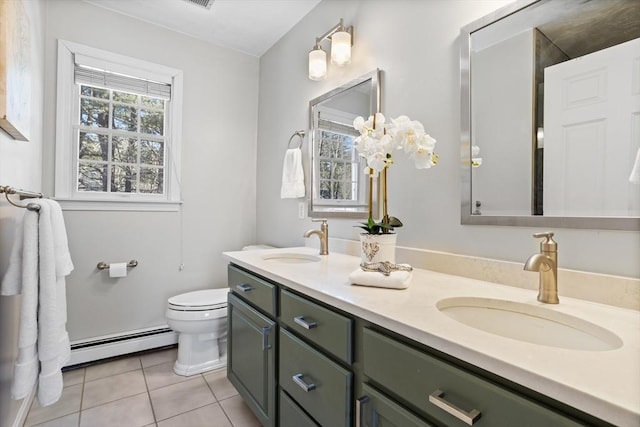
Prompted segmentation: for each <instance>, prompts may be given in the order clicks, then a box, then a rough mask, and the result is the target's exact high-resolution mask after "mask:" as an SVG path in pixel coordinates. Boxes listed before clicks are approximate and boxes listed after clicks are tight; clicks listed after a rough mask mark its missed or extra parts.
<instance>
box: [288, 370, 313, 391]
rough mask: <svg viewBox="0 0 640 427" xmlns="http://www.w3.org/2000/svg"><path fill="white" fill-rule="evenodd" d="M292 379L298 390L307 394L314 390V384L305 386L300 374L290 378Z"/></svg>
mask: <svg viewBox="0 0 640 427" xmlns="http://www.w3.org/2000/svg"><path fill="white" fill-rule="evenodd" d="M292 379H293V382H294V383H296V384H298V385H299V386H300V388H301V389H303V390H304V391H306V392H307V393H308V392H310V391H311V390H313V389H315V388H316V385H315V384H313V383H312V384H307V383H306V382H304V380H303V379H302V374H296V375H294V376H293V377H292Z"/></svg>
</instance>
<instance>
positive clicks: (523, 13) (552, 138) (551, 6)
mask: <svg viewBox="0 0 640 427" xmlns="http://www.w3.org/2000/svg"><path fill="white" fill-rule="evenodd" d="M638 16H640V2H638V1H629V0H586V1H568V0H536V1H531V0H522V1H518V2H515V3H513V4H510V5H508V6H506V7H504V8H502V9H499V10H497V11H496V12H494V13H493V14H490V15H488V16H486V17H484V18H481V19H479V20H477V21H475V22H473V23H471V24H469V25H467V26H465V27H464V28H463V29H462V31H461V61H460V64H461V90H462V91H461V106H462V111H461V116H462V150H461V151H462V165H463V167H462V170H463V173H462V223H463V224H487V225H515V226H536V227H537V226H545V227H568V228H592V229H612V230H640V185H639V184H637V183H636V184H634V183H632V182H631V181H630V174H631V172H632V170H633V168H634V164H635V162H636V161H640V160H636V158H637V156H638V155H640V154H639V153H638V150H640V38H639V37H640V19H638ZM639 166H640V165H639Z"/></svg>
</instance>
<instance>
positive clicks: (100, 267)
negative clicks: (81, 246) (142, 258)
mask: <svg viewBox="0 0 640 427" xmlns="http://www.w3.org/2000/svg"><path fill="white" fill-rule="evenodd" d="M137 266H138V261H136V260H135V259H132V260H131V261H129V262H128V263H127V268H134V267H137ZM96 267H97V268H98V270H107V269H108V268H109V264H107V263H106V262H104V261H100V262H99V263H98V265H96Z"/></svg>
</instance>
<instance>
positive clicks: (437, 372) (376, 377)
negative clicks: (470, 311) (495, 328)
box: [363, 328, 582, 427]
mask: <svg viewBox="0 0 640 427" xmlns="http://www.w3.org/2000/svg"><path fill="white" fill-rule="evenodd" d="M363 345H364V351H363V353H364V359H363V360H364V363H363V365H364V373H365V375H367V376H368V377H369V378H370V379H371V380H373V381H375V382H376V383H378V384H380V385H381V387H383V388H384V389H386V390H389V391H390V392H391V393H393V394H395V395H397V396H398V397H399V398H400V399H402V400H404V401H406V402H407V403H409V404H410V405H412V406H414V407H415V408H416V410H417V411H419V412H420V413H422V414H424V415H425V416H427V417H429V418H432V419H434V420H437V421H438V422H439V423H442V424H444V425H447V426H451V427H457V426H460V427H462V426H466V425H475V426H480V427H482V426H487V427H502V426H504V427H512V426H519V427H527V426H528V427H537V426H545V425H548V426H579V425H582V424H578V423H576V422H574V421H573V420H571V419H569V418H567V417H565V416H563V415H561V414H559V413H557V412H554V411H552V410H550V409H547V408H546V407H544V406H541V405H539V404H537V403H535V402H533V401H531V400H529V399H527V398H525V397H522V396H520V395H517V394H515V393H514V392H512V391H510V390H507V389H505V388H503V387H501V386H498V385H496V384H493V383H491V382H489V381H487V380H484V379H482V378H480V377H478V376H476V375H474V374H471V373H469V372H467V371H464V370H462V369H461V368H458V367H456V366H454V365H451V364H449V363H447V362H444V361H442V360H440V359H437V358H435V357H434V356H431V355H429V354H427V353H424V352H422V351H419V350H417V349H414V348H412V347H410V346H408V345H406V344H403V343H400V342H398V341H396V340H394V339H392V338H389V337H387V336H384V335H382V334H380V333H378V332H375V331H373V330H370V329H366V328H365V329H364V334H363ZM474 411H477V412H479V414H478V417H477V419H476V420H475V421H471V419H472V418H474V415H475V414H474V413H473V412H474ZM452 413H455V414H456V415H452ZM465 418H466V419H467V421H466V422H465V421H463V420H462V419H465Z"/></svg>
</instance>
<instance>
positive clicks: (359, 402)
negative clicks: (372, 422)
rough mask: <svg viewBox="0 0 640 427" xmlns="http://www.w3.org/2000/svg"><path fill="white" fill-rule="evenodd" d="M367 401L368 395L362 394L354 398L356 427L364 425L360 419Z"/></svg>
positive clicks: (362, 416)
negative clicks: (358, 397)
mask: <svg viewBox="0 0 640 427" xmlns="http://www.w3.org/2000/svg"><path fill="white" fill-rule="evenodd" d="M367 403H369V396H363V397H361V398H360V399H356V427H364V424H362V421H363V420H364V414H363V411H364V405H366V404H367Z"/></svg>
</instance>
